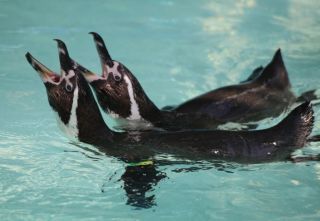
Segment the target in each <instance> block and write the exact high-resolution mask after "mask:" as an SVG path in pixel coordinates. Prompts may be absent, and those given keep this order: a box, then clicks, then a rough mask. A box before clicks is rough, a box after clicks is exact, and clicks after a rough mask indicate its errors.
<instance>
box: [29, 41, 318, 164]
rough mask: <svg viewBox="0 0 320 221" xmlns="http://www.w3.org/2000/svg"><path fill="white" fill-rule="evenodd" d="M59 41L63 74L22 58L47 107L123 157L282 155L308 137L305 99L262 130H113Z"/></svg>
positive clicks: (70, 128)
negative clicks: (44, 95) (38, 81)
mask: <svg viewBox="0 0 320 221" xmlns="http://www.w3.org/2000/svg"><path fill="white" fill-rule="evenodd" d="M57 42H58V49H59V59H60V65H61V75H58V74H56V73H54V72H52V71H51V70H49V69H48V68H47V67H45V66H44V65H43V64H41V63H40V62H39V61H37V60H36V59H35V58H33V57H32V56H31V54H30V53H27V54H26V58H27V60H28V62H29V63H30V64H31V66H32V67H33V68H34V69H35V70H36V71H37V72H38V73H39V75H40V77H41V79H42V81H43V83H44V85H45V87H46V91H47V96H48V101H49V104H50V107H51V108H52V110H53V111H54V112H55V113H57V117H58V121H59V122H60V123H61V124H62V128H63V131H64V132H66V133H67V135H68V136H71V137H73V138H75V139H77V140H79V141H81V142H85V143H88V144H92V145H95V146H97V147H99V148H102V149H104V152H105V153H107V154H109V155H111V156H114V157H118V158H120V159H124V160H127V161H128V160H129V161H130V160H132V159H135V158H136V157H140V158H141V157H144V158H147V157H150V156H151V157H152V156H154V155H156V154H161V153H165V154H172V155H175V156H178V157H180V158H185V159H202V160H205V159H208V160H210V159H222V160H226V161H233V162H245V163H257V162H266V161H276V160H286V159H288V157H290V155H291V153H292V152H293V151H294V150H296V149H299V148H302V147H303V146H304V145H305V144H306V143H307V138H308V137H309V135H310V133H311V131H312V128H313V121H314V117H313V110H312V107H311V104H310V103H309V102H305V103H303V104H302V105H300V106H298V107H297V108H295V109H294V110H293V111H292V112H291V113H290V114H289V115H288V116H287V117H286V118H285V119H283V120H282V121H281V122H280V123H279V124H277V125H276V126H274V127H271V128H269V129H264V130H257V131H223V130H196V131H179V132H169V131H146V132H134V133H130V132H115V131H112V130H111V129H109V127H108V126H107V125H106V123H105V122H104V120H103V118H102V115H101V113H100V111H99V108H98V105H97V103H96V101H95V99H94V96H93V93H92V92H91V90H90V87H89V84H88V83H87V81H86V79H85V78H84V77H83V75H82V74H81V73H79V71H78V70H77V69H74V68H73V66H72V62H71V60H70V57H69V54H68V51H67V48H66V46H65V44H64V43H63V42H62V41H61V40H57ZM121 77H122V78H123V77H124V76H121Z"/></svg>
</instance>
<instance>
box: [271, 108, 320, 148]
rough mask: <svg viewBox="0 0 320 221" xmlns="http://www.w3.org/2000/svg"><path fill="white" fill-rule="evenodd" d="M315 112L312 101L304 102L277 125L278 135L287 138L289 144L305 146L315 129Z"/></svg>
mask: <svg viewBox="0 0 320 221" xmlns="http://www.w3.org/2000/svg"><path fill="white" fill-rule="evenodd" d="M313 114H314V112H313V109H312V105H311V103H310V102H304V103H302V104H301V105H299V106H298V107H296V108H295V109H294V110H293V111H291V113H290V114H289V115H288V116H287V117H286V118H285V119H284V120H282V121H281V122H280V123H279V124H278V125H277V126H275V127H276V128H277V129H278V135H279V136H281V137H282V138H285V142H286V144H287V145H288V146H293V147H303V146H304V145H305V144H306V143H307V142H308V141H309V140H308V137H309V135H310V133H311V131H312V129H313V123H314V116H313ZM317 138H320V136H319V137H317ZM310 139H311V138H310Z"/></svg>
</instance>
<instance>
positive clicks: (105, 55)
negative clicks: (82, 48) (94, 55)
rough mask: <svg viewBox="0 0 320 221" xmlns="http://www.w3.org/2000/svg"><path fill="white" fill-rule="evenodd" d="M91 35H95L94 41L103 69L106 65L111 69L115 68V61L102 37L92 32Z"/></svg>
mask: <svg viewBox="0 0 320 221" xmlns="http://www.w3.org/2000/svg"><path fill="white" fill-rule="evenodd" d="M89 34H91V35H93V40H94V43H95V45H96V48H97V51H98V54H99V57H100V61H101V65H102V68H103V67H104V66H105V65H108V66H109V67H112V66H113V60H112V58H111V56H110V54H109V52H108V50H107V47H106V45H105V43H104V41H103V39H102V37H101V36H100V35H99V34H98V33H96V32H90V33H89Z"/></svg>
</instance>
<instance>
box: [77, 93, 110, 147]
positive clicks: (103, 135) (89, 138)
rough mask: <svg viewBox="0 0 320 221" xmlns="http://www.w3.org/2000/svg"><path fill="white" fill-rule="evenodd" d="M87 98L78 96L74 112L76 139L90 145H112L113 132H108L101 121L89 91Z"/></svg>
mask: <svg viewBox="0 0 320 221" xmlns="http://www.w3.org/2000/svg"><path fill="white" fill-rule="evenodd" d="M86 93H87V94H86V95H87V96H79V98H78V108H77V110H76V115H77V123H78V130H79V134H78V139H79V141H81V142H86V143H90V144H96V145H101V144H106V143H110V144H111V143H112V141H113V136H114V134H115V132H113V131H112V130H110V128H109V127H108V126H107V125H106V123H105V122H104V120H103V117H102V115H101V113H100V110H99V108H98V105H97V103H96V102H95V100H94V97H93V95H92V93H91V91H87V92H86Z"/></svg>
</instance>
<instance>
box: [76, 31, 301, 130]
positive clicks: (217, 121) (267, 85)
mask: <svg viewBox="0 0 320 221" xmlns="http://www.w3.org/2000/svg"><path fill="white" fill-rule="evenodd" d="M91 34H92V35H93V39H94V42H95V45H96V48H97V51H98V54H99V57H100V63H101V66H102V76H98V75H96V74H94V73H93V72H91V71H89V70H88V69H86V68H85V67H83V66H81V65H80V64H78V63H77V62H76V61H73V66H74V67H75V68H76V69H77V70H79V71H80V72H81V73H82V74H83V75H84V76H85V78H86V80H87V81H88V82H89V83H90V85H91V86H92V88H93V90H94V92H95V94H96V96H97V99H98V102H99V104H100V106H101V108H102V109H103V110H104V111H105V112H106V113H107V114H109V115H111V116H112V117H113V118H115V119H117V120H118V122H120V125H121V126H120V127H121V128H122V129H125V130H130V129H133V130H135V129H136V130H143V129H150V128H161V129H166V130H180V129H215V128H217V127H218V126H220V125H222V124H225V123H227V122H234V123H240V124H246V123H249V124H250V122H257V121H259V120H262V119H265V118H269V117H277V116H279V115H280V114H281V113H283V112H284V111H287V109H288V108H289V107H290V106H291V105H292V104H294V103H295V101H296V100H297V98H296V96H295V95H294V94H293V92H292V91H291V84H290V81H289V78H288V73H287V70H286V67H285V65H284V62H283V59H282V55H281V51H280V49H278V50H277V51H276V53H275V55H274V57H273V59H272V61H271V62H270V63H269V64H268V65H267V66H266V67H262V66H261V67H258V68H257V69H256V70H254V72H253V73H252V75H251V76H249V78H248V79H247V80H246V81H243V82H242V83H240V84H236V85H230V86H226V87H222V88H218V89H215V90H212V91H209V92H207V93H205V94H202V95H200V96H197V97H195V98H192V99H190V100H188V101H185V102H184V103H182V104H180V105H178V106H176V107H165V109H162V110H161V109H159V108H158V107H157V106H156V105H155V104H154V102H152V100H151V99H150V98H149V97H148V96H147V94H146V93H145V91H144V90H143V88H142V86H141V85H140V83H139V81H138V80H137V78H136V77H135V76H134V74H133V73H132V72H131V71H130V70H129V69H128V68H127V67H126V66H125V65H124V64H122V63H121V62H119V61H115V60H113V59H112V58H111V56H110V54H109V52H108V50H107V48H106V46H105V43H104V41H103V39H102V37H101V36H100V35H99V34H97V33H94V32H91Z"/></svg>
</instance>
